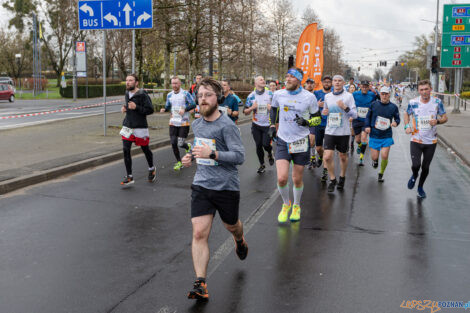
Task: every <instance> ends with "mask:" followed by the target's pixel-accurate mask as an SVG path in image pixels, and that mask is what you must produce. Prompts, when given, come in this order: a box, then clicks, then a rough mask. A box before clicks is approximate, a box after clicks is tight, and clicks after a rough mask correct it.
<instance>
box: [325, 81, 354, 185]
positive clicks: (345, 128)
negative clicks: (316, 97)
mask: <svg viewBox="0 0 470 313" xmlns="http://www.w3.org/2000/svg"><path fill="white" fill-rule="evenodd" d="M322 114H323V115H328V121H327V125H326V129H325V139H324V144H323V145H324V149H325V153H324V160H325V165H326V168H327V169H328V174H329V175H330V183H329V184H328V192H333V191H334V190H335V187H336V185H338V187H337V189H338V190H343V189H344V183H345V181H346V169H347V167H348V148H349V136H350V129H349V118H350V117H352V118H353V119H354V118H356V117H357V111H356V105H355V104H354V97H353V96H352V95H351V94H350V93H349V92H347V91H345V90H344V78H343V76H341V75H335V76H334V77H333V92H330V93H329V94H327V95H326V96H325V103H324V108H323V112H322ZM335 149H336V150H337V151H338V152H339V160H340V166H341V173H340V176H339V182H337V181H336V176H335V163H334V153H335Z"/></svg>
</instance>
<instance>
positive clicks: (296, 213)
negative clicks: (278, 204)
mask: <svg viewBox="0 0 470 313" xmlns="http://www.w3.org/2000/svg"><path fill="white" fill-rule="evenodd" d="M289 219H290V220H291V222H298V221H300V205H298V204H294V205H293V206H292V213H291V215H290V217H289Z"/></svg>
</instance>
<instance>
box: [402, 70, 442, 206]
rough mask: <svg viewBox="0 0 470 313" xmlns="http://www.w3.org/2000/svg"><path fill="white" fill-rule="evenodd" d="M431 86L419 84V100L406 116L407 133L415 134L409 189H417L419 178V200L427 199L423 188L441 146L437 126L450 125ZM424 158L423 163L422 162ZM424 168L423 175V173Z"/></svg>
mask: <svg viewBox="0 0 470 313" xmlns="http://www.w3.org/2000/svg"><path fill="white" fill-rule="evenodd" d="M431 90H432V87H431V82H430V81H429V80H427V79H426V80H422V81H420V82H418V93H419V97H417V98H415V99H413V100H410V102H409V103H408V108H407V109H406V112H403V120H404V122H405V131H406V133H407V134H411V143H410V154H411V163H412V165H411V170H412V172H413V175H411V178H410V180H409V181H408V188H409V189H413V188H414V186H415V183H416V179H417V178H418V176H419V183H418V197H419V198H426V193H425V192H424V189H423V186H424V182H425V181H426V177H427V176H428V174H429V167H430V165H431V161H432V158H433V156H434V152H435V150H436V145H437V129H436V125H437V124H444V123H446V122H447V114H446V111H445V110H444V106H443V105H442V101H441V100H440V99H439V98H436V97H433V96H431ZM421 156H422V161H421ZM420 168H421V175H419V169H420Z"/></svg>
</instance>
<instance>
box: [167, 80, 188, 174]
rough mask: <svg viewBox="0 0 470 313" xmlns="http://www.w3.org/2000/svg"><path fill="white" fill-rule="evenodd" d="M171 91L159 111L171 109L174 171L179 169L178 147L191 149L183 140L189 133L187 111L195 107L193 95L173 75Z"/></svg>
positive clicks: (180, 164)
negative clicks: (182, 87)
mask: <svg viewBox="0 0 470 313" xmlns="http://www.w3.org/2000/svg"><path fill="white" fill-rule="evenodd" d="M171 88H172V89H173V91H171V92H170V93H169V94H168V95H167V97H166V104H165V108H164V109H161V111H160V112H168V111H171V118H170V142H171V147H172V148H173V153H174V155H175V158H176V164H175V166H174V167H173V169H174V170H175V171H179V170H181V168H182V167H183V164H182V163H181V156H180V150H179V149H180V148H183V149H185V150H186V152H188V151H190V150H191V145H190V144H188V143H186V142H185V139H186V138H188V134H189V111H191V110H193V109H194V108H196V103H195V102H194V99H193V97H192V96H191V94H190V93H189V92H187V91H186V90H183V89H181V80H180V79H179V78H178V77H177V76H174V77H173V78H172V79H171Z"/></svg>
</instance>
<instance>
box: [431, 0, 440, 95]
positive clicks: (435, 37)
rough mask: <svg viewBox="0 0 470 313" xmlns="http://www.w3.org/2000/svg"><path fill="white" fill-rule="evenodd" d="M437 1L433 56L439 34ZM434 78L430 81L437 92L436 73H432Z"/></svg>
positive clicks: (437, 76)
mask: <svg viewBox="0 0 470 313" xmlns="http://www.w3.org/2000/svg"><path fill="white" fill-rule="evenodd" d="M438 23H439V0H437V8H436V27H435V29H434V53H433V55H437V38H438V34H439V24H438ZM433 74H434V76H433V80H432V84H433V85H434V87H435V89H434V90H438V89H439V74H438V73H437V72H436V73H433Z"/></svg>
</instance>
